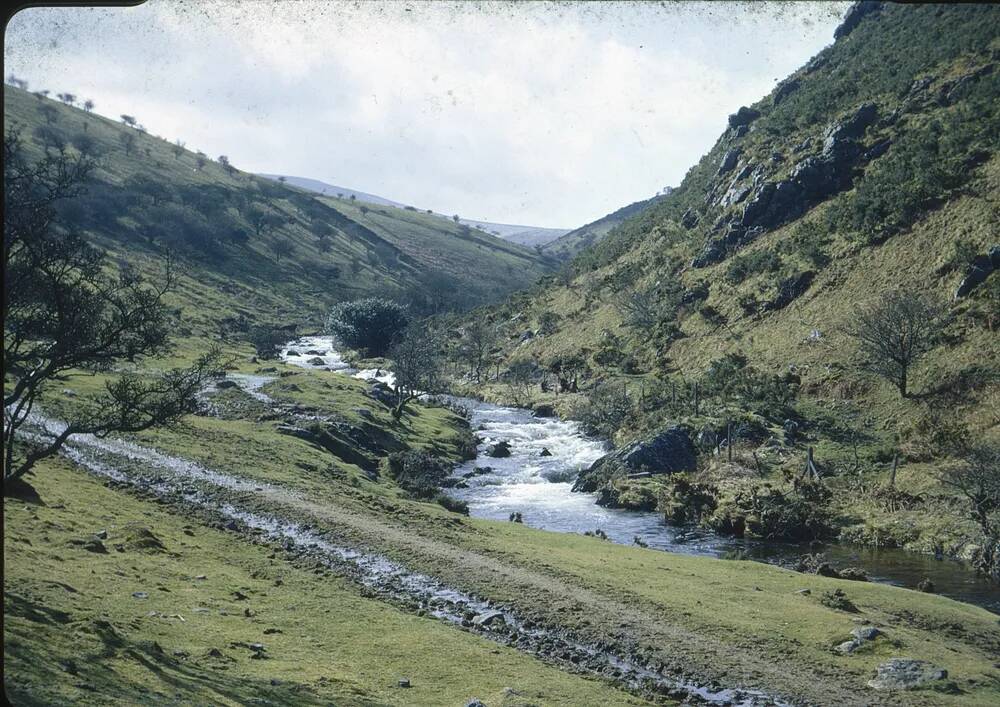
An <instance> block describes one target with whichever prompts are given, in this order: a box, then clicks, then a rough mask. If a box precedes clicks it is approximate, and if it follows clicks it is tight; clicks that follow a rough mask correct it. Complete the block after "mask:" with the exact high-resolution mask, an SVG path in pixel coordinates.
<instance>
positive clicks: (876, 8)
mask: <svg viewBox="0 0 1000 707" xmlns="http://www.w3.org/2000/svg"><path fill="white" fill-rule="evenodd" d="M881 11H882V3H881V2H871V1H867V0H866V1H865V2H856V3H854V4H853V5H851V7H850V8H848V10H847V13H846V14H845V15H844V20H843V21H842V22H841V23H840V25H839V26H838V27H837V29H835V30H834V31H833V38H834V39H835V40H836V39H843V38H844V37H846V36H847V35H849V34H850V33H851V32H853V31H854V30H855V28H857V26H858V25H859V24H861V20H862V19H864V18H865V17H866V16H868V15H875V14H878V13H879V12H881Z"/></svg>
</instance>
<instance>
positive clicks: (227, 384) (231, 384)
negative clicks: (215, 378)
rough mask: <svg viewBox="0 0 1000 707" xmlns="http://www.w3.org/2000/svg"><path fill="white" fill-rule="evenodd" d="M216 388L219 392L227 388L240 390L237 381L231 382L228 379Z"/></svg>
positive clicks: (219, 383) (220, 382) (216, 385)
mask: <svg viewBox="0 0 1000 707" xmlns="http://www.w3.org/2000/svg"><path fill="white" fill-rule="evenodd" d="M215 387H216V388H218V389H219V390H226V389H227V388H238V387H239V386H238V385H237V384H236V381H231V380H228V379H223V380H221V381H219V382H218V383H216V384H215Z"/></svg>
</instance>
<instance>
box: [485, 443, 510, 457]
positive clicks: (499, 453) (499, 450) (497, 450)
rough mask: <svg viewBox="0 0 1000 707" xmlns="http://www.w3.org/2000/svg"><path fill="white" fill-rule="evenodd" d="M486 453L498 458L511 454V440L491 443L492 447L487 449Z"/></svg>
mask: <svg viewBox="0 0 1000 707" xmlns="http://www.w3.org/2000/svg"><path fill="white" fill-rule="evenodd" d="M486 455H487V456H490V457H494V458H496V459H502V458H504V457H509V456H510V442H508V441H507V440H500V441H499V442H497V443H495V444H493V445H490V448H489V449H487V450H486Z"/></svg>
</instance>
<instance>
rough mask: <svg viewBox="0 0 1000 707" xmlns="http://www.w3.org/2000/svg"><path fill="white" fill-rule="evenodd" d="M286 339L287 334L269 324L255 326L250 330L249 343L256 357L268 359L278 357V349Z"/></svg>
mask: <svg viewBox="0 0 1000 707" xmlns="http://www.w3.org/2000/svg"><path fill="white" fill-rule="evenodd" d="M287 340H288V335H287V334H286V333H285V332H283V331H281V330H280V329H275V328H274V327H269V326H255V327H253V328H252V329H251V330H250V343H251V344H253V348H254V351H256V352H257V358H260V359H262V360H265V361H267V360H269V359H273V358H277V357H278V350H279V348H280V347H281V345H282V344H284V343H285V342H286V341H287Z"/></svg>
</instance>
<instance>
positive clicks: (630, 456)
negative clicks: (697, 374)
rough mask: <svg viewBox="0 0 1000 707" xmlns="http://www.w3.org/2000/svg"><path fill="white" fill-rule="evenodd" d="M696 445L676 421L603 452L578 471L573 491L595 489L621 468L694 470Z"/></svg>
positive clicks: (656, 471) (659, 471)
mask: <svg viewBox="0 0 1000 707" xmlns="http://www.w3.org/2000/svg"><path fill="white" fill-rule="evenodd" d="M695 465H696V459H695V448H694V444H693V443H692V442H691V437H690V435H689V434H688V431H687V429H686V428H684V427H681V426H679V425H675V426H673V427H668V428H667V429H665V430H663V431H661V432H659V433H657V434H655V435H653V436H652V437H649V438H647V439H643V440H639V441H637V442H633V443H632V444H630V445H628V446H625V447H622V448H621V449H617V450H615V451H614V452H611V453H610V454H606V455H604V456H603V457H601V458H600V459H598V460H597V461H596V462H594V463H593V464H592V465H591V466H590V468H589V469H587V470H586V471H584V472H581V474H580V476H579V477H577V480H576V483H574V484H573V490H574V491H589V492H593V491H597V490H598V489H599V488H600V487H601V486H603V485H604V484H605V483H607V482H608V481H609V480H610V479H611V478H612V477H613V476H615V475H619V474H620V472H623V471H624V472H625V473H626V474H627V473H629V472H639V471H647V472H649V473H651V474H674V473H678V472H682V471H694V470H695Z"/></svg>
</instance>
